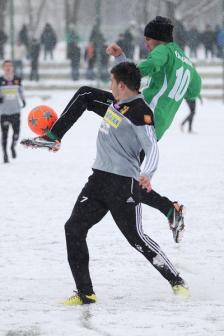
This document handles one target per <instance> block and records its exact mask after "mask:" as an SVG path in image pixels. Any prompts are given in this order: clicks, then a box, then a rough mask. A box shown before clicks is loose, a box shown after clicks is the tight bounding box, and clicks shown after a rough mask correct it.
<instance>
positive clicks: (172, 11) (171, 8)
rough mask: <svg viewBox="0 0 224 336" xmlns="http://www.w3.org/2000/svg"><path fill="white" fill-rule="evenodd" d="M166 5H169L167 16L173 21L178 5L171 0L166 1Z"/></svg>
mask: <svg viewBox="0 0 224 336" xmlns="http://www.w3.org/2000/svg"><path fill="white" fill-rule="evenodd" d="M166 6H167V16H168V18H169V19H171V20H172V21H173V20H174V19H175V8H176V5H175V4H174V3H173V2H171V1H166Z"/></svg>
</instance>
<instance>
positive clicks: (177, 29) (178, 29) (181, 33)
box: [173, 20, 187, 50]
mask: <svg viewBox="0 0 224 336" xmlns="http://www.w3.org/2000/svg"><path fill="white" fill-rule="evenodd" d="M173 35H174V41H175V42H176V43H177V44H178V45H179V46H180V47H181V48H182V49H183V50H184V49H185V46H186V42H187V32H186V29H185V27H184V25H183V24H182V22H181V21H179V20H174V31H173Z"/></svg>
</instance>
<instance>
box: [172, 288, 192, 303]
mask: <svg viewBox="0 0 224 336" xmlns="http://www.w3.org/2000/svg"><path fill="white" fill-rule="evenodd" d="M172 289H173V292H174V294H175V295H177V296H179V298H181V299H184V300H186V299H188V298H189V296H190V292H189V289H188V288H187V287H185V286H183V285H175V286H173V287H172Z"/></svg>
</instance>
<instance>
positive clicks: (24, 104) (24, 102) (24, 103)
mask: <svg viewBox="0 0 224 336" xmlns="http://www.w3.org/2000/svg"><path fill="white" fill-rule="evenodd" d="M25 106H26V101H25V100H24V99H23V105H22V107H25Z"/></svg>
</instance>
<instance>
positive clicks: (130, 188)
mask: <svg viewBox="0 0 224 336" xmlns="http://www.w3.org/2000/svg"><path fill="white" fill-rule="evenodd" d="M108 211H110V212H111V215H112V216H113V219H114V221H115V223H116V224H117V226H118V228H119V229H120V231H121V233H122V234H123V235H124V236H125V238H126V239H127V240H128V242H129V243H130V244H131V245H132V246H133V247H134V248H135V249H136V250H138V251H139V252H141V253H142V254H143V255H144V257H145V258H146V259H147V260H148V261H150V263H151V264H152V265H153V266H154V267H155V268H156V269H157V270H158V271H159V272H160V273H161V275H162V276H163V277H164V278H165V279H167V280H168V281H169V282H170V284H171V285H175V284H177V283H179V282H180V281H181V278H180V277H179V275H178V272H177V271H176V269H175V268H174V266H173V265H172V263H171V262H170V261H169V259H168V258H167V256H166V255H165V254H164V253H163V252H162V251H161V249H160V247H159V246H158V244H157V243H156V242H154V241H153V240H152V239H151V238H150V237H148V236H147V235H146V234H144V232H143V231H142V223H141V204H140V187H139V184H138V182H137V181H135V180H134V179H133V178H129V177H124V176H119V175H115V174H111V173H107V172H103V171H99V170H94V172H93V174H92V175H91V176H90V177H89V180H88V182H87V184H86V185H85V186H84V188H83V190H82V192H81V193H80V195H79V197H78V199H77V201H76V204H75V206H74V209H73V211H72V214H71V217H70V218H69V220H68V221H67V223H66V224H65V235H66V243H67V253H68V261H69V265H70V268H71V271H72V274H73V277H74V280H75V283H76V286H77V290H78V291H79V292H81V293H83V294H90V293H93V286H92V281H91V278H90V274H89V252H88V247H87V242H86V237H87V233H88V230H89V229H90V228H91V227H92V226H93V225H94V224H96V223H98V222H99V221H100V220H101V219H102V218H103V217H104V216H105V215H106V213H107V212H108Z"/></svg>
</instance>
